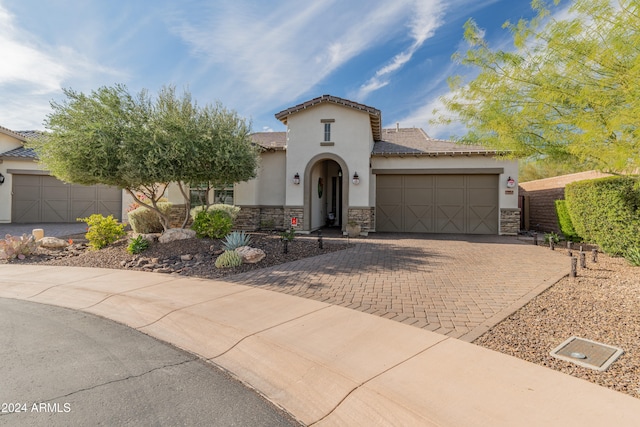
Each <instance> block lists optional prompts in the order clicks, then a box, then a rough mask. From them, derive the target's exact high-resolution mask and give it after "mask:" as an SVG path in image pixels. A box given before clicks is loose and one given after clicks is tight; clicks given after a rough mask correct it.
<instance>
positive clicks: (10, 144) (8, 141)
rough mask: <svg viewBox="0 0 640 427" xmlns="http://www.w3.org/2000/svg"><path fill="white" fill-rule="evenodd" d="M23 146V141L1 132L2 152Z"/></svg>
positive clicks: (0, 149)
mask: <svg viewBox="0 0 640 427" xmlns="http://www.w3.org/2000/svg"><path fill="white" fill-rule="evenodd" d="M21 146H22V142H21V141H20V140H19V139H16V138H14V137H12V136H9V135H7V134H5V133H2V132H0V153H5V152H7V151H9V150H13V149H14V148H19V147H21Z"/></svg>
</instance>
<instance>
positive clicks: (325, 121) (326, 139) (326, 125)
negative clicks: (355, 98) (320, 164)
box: [320, 119, 335, 142]
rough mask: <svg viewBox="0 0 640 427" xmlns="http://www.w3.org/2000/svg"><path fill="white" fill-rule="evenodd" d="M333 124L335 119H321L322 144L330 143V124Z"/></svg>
mask: <svg viewBox="0 0 640 427" xmlns="http://www.w3.org/2000/svg"><path fill="white" fill-rule="evenodd" d="M333 122H335V119H322V120H320V123H322V124H324V142H329V141H331V123H333Z"/></svg>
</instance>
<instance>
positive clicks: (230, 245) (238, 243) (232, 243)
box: [222, 231, 251, 251]
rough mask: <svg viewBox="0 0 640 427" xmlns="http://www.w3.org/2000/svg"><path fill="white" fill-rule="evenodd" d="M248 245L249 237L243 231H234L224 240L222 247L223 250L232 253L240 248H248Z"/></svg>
mask: <svg viewBox="0 0 640 427" xmlns="http://www.w3.org/2000/svg"><path fill="white" fill-rule="evenodd" d="M249 243H251V236H249V235H248V234H245V232H244V231H234V232H233V233H230V234H228V235H227V237H225V238H224V242H223V243H222V246H224V249H225V250H227V251H232V250H234V249H236V248H239V247H242V246H249Z"/></svg>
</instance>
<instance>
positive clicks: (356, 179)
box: [233, 95, 520, 234]
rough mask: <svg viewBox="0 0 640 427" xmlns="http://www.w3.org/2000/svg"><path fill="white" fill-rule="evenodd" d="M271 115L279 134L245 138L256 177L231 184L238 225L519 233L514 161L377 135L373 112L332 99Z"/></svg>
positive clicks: (414, 132) (417, 134) (400, 135)
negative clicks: (255, 151) (255, 152)
mask: <svg viewBox="0 0 640 427" xmlns="http://www.w3.org/2000/svg"><path fill="white" fill-rule="evenodd" d="M275 117H276V118H277V119H278V120H280V121H281V122H282V123H284V124H285V125H286V127H287V130H286V132H268V133H257V134H254V135H253V138H254V141H255V142H256V143H257V144H259V145H260V146H261V147H262V149H263V150H262V154H261V157H262V159H261V160H262V161H261V166H260V169H259V171H258V176H257V178H256V179H253V180H251V181H249V182H245V183H239V184H236V185H235V186H234V195H233V196H234V197H233V198H234V203H235V204H236V205H237V206H240V207H241V208H242V210H241V213H240V218H239V223H238V225H239V226H241V227H242V228H245V229H259V228H261V227H264V226H272V225H276V226H284V227H289V226H292V227H293V228H294V229H295V230H297V231H299V232H312V231H314V230H316V229H318V228H320V227H323V226H326V225H333V226H337V227H341V228H342V229H343V230H344V229H345V227H346V225H347V224H348V223H357V224H360V225H361V228H362V232H363V233H364V234H367V233H369V232H373V231H376V232H385V231H386V232H409V233H461V234H517V232H518V231H519V224H520V210H519V209H518V194H517V193H518V190H517V185H516V181H517V174H518V164H517V161H516V160H505V159H503V158H500V157H499V156H498V153H497V152H496V151H494V150H488V149H485V148H483V147H477V146H464V145H457V144H455V143H453V142H450V141H442V140H436V139H432V138H430V137H429V136H428V135H427V134H426V133H425V132H424V131H423V130H422V129H417V128H400V127H399V126H396V127H395V128H392V129H383V128H382V126H381V123H382V115H381V112H380V110H378V109H376V108H373V107H370V106H367V105H363V104H360V103H356V102H352V101H349V100H347V99H343V98H339V97H335V96H331V95H323V96H320V97H318V98H315V99H312V100H310V101H307V102H304V103H302V104H299V105H296V106H294V107H291V108H288V109H286V110H283V111H281V112H279V113H277V114H276V115H275Z"/></svg>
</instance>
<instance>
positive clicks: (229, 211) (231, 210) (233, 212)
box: [189, 203, 240, 222]
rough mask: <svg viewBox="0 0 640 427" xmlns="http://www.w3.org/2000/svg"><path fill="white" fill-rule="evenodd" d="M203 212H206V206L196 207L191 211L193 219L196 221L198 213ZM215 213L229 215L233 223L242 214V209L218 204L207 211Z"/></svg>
mask: <svg viewBox="0 0 640 427" xmlns="http://www.w3.org/2000/svg"><path fill="white" fill-rule="evenodd" d="M203 210H204V206H196V207H195V208H193V209H191V210H190V211H189V214H190V215H191V218H192V219H193V220H194V221H195V219H196V215H198V213H199V212H202V211H203ZM215 211H223V212H226V213H227V215H229V218H231V221H232V222H233V221H235V220H236V218H237V217H238V212H240V208H239V207H237V206H233V205H225V204H224V203H217V204H215V205H211V206H209V208H208V209H207V212H215Z"/></svg>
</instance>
